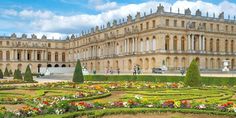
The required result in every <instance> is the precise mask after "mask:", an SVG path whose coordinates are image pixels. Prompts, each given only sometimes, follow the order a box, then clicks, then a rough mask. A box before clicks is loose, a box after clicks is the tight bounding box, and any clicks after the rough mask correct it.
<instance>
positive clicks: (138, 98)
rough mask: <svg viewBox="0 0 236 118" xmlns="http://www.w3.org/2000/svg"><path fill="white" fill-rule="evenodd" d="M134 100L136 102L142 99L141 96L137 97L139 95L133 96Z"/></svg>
mask: <svg viewBox="0 0 236 118" xmlns="http://www.w3.org/2000/svg"><path fill="white" fill-rule="evenodd" d="M134 98H135V99H137V100H140V99H142V97H141V96H139V95H135V96H134Z"/></svg>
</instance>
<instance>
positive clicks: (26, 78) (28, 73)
mask: <svg viewBox="0 0 236 118" xmlns="http://www.w3.org/2000/svg"><path fill="white" fill-rule="evenodd" d="M24 81H26V82H34V80H33V76H32V73H31V70H30V67H29V65H28V66H27V68H26V70H25V75H24Z"/></svg>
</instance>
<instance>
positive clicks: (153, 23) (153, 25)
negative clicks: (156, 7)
mask: <svg viewBox="0 0 236 118" xmlns="http://www.w3.org/2000/svg"><path fill="white" fill-rule="evenodd" d="M155 27H156V21H155V20H153V21H152V28H155Z"/></svg>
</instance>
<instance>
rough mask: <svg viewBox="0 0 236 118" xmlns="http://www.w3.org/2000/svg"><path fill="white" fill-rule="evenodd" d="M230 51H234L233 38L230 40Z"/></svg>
mask: <svg viewBox="0 0 236 118" xmlns="http://www.w3.org/2000/svg"><path fill="white" fill-rule="evenodd" d="M230 51H231V53H233V52H234V40H231V47H230Z"/></svg>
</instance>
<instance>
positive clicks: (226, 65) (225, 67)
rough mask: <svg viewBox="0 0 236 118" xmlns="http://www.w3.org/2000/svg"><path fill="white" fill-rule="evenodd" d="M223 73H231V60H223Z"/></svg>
mask: <svg viewBox="0 0 236 118" xmlns="http://www.w3.org/2000/svg"><path fill="white" fill-rule="evenodd" d="M222 71H223V72H229V60H223V69H222Z"/></svg>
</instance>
